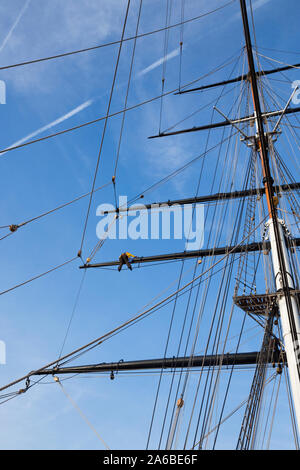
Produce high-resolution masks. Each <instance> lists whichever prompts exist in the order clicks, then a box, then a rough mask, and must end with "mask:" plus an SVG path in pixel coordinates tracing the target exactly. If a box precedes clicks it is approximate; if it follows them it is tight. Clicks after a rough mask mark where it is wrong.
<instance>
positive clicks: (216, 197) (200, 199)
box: [103, 183, 300, 215]
mask: <svg viewBox="0 0 300 470" xmlns="http://www.w3.org/2000/svg"><path fill="white" fill-rule="evenodd" d="M294 189H300V183H289V184H283V185H282V186H274V191H275V192H276V193H281V192H285V191H290V190H294ZM264 193H265V188H256V189H245V190H240V191H232V192H230V193H215V194H209V195H207V196H196V197H189V198H185V199H174V200H168V201H164V202H152V203H151V204H144V205H136V206H130V207H126V208H122V207H120V208H119V209H118V210H117V211H116V210H114V211H104V212H103V214H104V215H105V214H111V213H116V212H130V211H137V210H144V209H156V208H158V207H157V206H171V205H173V204H179V205H185V204H198V203H205V202H213V201H222V200H224V199H239V198H241V197H248V196H255V195H260V196H262V195H263V194H264Z"/></svg>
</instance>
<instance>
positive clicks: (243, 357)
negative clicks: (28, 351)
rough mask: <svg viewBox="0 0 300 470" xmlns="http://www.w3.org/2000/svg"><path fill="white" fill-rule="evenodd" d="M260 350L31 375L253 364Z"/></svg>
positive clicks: (273, 357) (275, 357) (273, 358)
mask: <svg viewBox="0 0 300 470" xmlns="http://www.w3.org/2000/svg"><path fill="white" fill-rule="evenodd" d="M269 356H270V362H273V361H274V362H277V361H278V360H279V351H274V353H273V354H270V355H269ZM258 357H259V352H257V351H255V352H246V353H235V354H223V355H222V354H218V355H206V356H194V357H192V358H191V357H170V358H160V359H147V360H142V361H126V362H125V361H119V362H111V363H107V362H103V363H102V364H91V365H86V366H77V367H76V366H74V367H55V368H54V369H43V370H39V371H37V372H33V373H32V374H31V375H46V374H49V375H52V374H54V375H58V374H87V373H96V372H112V371H113V372H121V371H129V370H149V369H175V368H186V367H188V368H189V367H212V366H222V367H224V366H231V365H251V364H256V363H257V360H258Z"/></svg>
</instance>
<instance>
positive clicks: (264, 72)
mask: <svg viewBox="0 0 300 470" xmlns="http://www.w3.org/2000/svg"><path fill="white" fill-rule="evenodd" d="M295 67H300V64H294V65H286V66H285V67H279V68H276V69H269V70H259V71H257V72H256V75H257V76H258V77H260V76H262V75H271V74H273V73H278V72H284V71H286V70H291V69H294V68H295ZM248 78H249V75H248V74H244V75H239V76H238V77H235V78H231V79H230V80H223V81H222V82H216V83H210V84H209V85H203V86H199V87H196V88H190V89H189V90H181V91H178V92H177V93H175V95H183V94H185V93H191V92H192V91H203V90H207V89H209V88H215V87H219V86H223V85H229V84H230V83H236V82H242V81H243V80H248Z"/></svg>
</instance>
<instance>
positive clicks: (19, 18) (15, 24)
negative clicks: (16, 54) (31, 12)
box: [0, 0, 31, 52]
mask: <svg viewBox="0 0 300 470" xmlns="http://www.w3.org/2000/svg"><path fill="white" fill-rule="evenodd" d="M30 2H31V0H27V2H26V3H25V5H24V6H23V8H22V9H21V11H20V13H19V14H18V16H17V18H16V20H15V22H14V24H13V25H12V27H11V28H10V30H9V31H8V33H7V35H6V36H5V38H4V40H3V42H2V44H1V46H0V52H1V51H2V49H3V48H4V47H5V45H6V43H7V41H8V40H9V39H10V37H11V35H12V33H13V32H14V30H15V28H16V27H17V26H18V24H19V21H20V20H21V18H22V16H23V15H24V13H25V11H26V10H27V8H28V5H29V3H30Z"/></svg>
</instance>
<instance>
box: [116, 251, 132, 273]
mask: <svg viewBox="0 0 300 470" xmlns="http://www.w3.org/2000/svg"><path fill="white" fill-rule="evenodd" d="M119 262H120V264H119V266H118V271H119V272H120V271H121V269H122V267H123V264H126V265H127V267H128V269H130V271H132V266H131V264H130V263H129V259H128V256H127V255H125V254H124V253H123V254H122V255H121V256H120V258H119Z"/></svg>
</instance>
